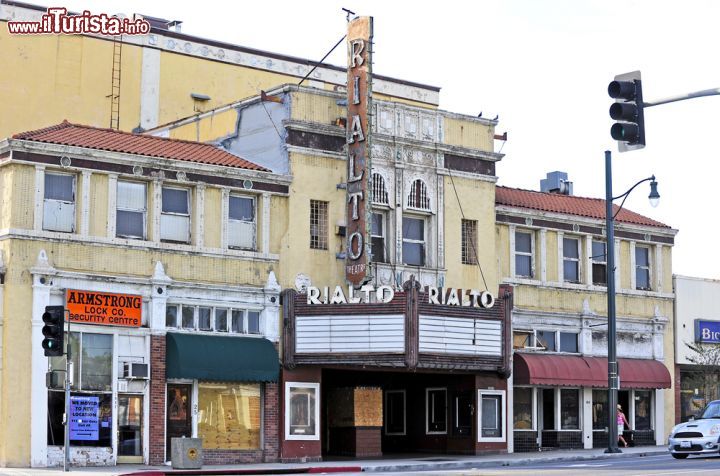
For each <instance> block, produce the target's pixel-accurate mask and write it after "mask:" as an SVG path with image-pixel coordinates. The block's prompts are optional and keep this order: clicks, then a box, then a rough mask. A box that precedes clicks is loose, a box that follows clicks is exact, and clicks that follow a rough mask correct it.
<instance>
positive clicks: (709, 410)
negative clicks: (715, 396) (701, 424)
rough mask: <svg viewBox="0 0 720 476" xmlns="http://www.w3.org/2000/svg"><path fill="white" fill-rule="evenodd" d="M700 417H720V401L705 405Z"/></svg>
mask: <svg viewBox="0 0 720 476" xmlns="http://www.w3.org/2000/svg"><path fill="white" fill-rule="evenodd" d="M700 418H720V401H718V402H712V403H710V404H709V405H708V406H707V407H705V411H704V412H703V413H702V415H700Z"/></svg>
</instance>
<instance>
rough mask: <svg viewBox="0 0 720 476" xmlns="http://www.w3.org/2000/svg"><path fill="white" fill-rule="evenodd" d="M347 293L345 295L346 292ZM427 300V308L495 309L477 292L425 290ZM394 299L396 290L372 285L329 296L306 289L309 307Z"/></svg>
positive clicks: (325, 291) (327, 291)
mask: <svg viewBox="0 0 720 476" xmlns="http://www.w3.org/2000/svg"><path fill="white" fill-rule="evenodd" d="M345 289H347V293H346V292H345ZM425 290H426V292H427V296H428V304H443V305H445V306H463V307H482V308H485V309H489V308H491V307H493V306H494V305H495V298H494V297H493V295H492V294H490V293H489V292H487V291H479V290H477V289H455V288H449V289H444V288H435V287H432V286H427V287H426V288H425ZM394 297H395V290H393V288H392V287H391V286H379V287H378V288H377V289H376V288H375V286H373V285H371V284H366V285H364V286H361V287H360V289H359V290H356V289H355V288H353V286H352V285H349V286H348V287H347V288H343V287H342V286H335V289H334V290H333V291H332V292H330V287H329V286H325V287H324V288H322V289H321V288H316V287H315V286H308V288H307V303H308V304H358V303H363V304H368V303H371V302H375V303H381V304H384V303H389V302H390V301H392V300H393V298H394Z"/></svg>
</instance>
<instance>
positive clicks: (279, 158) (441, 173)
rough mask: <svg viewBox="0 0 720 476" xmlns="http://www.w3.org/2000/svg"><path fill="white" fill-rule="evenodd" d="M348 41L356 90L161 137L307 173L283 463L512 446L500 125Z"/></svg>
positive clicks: (366, 37)
mask: <svg viewBox="0 0 720 476" xmlns="http://www.w3.org/2000/svg"><path fill="white" fill-rule="evenodd" d="M349 28H350V29H349V35H348V38H349V40H348V73H347V84H348V87H347V90H345V88H343V89H342V90H340V91H328V90H323V89H318V88H312V87H305V86H297V85H285V86H279V87H277V88H274V89H270V90H268V91H267V92H265V93H263V94H262V95H258V96H257V97H252V98H248V99H246V100H243V101H238V102H237V103H233V104H231V105H228V106H226V107H222V108H218V109H216V110H213V111H208V112H207V113H202V114H198V115H196V116H193V117H189V118H187V119H183V120H180V121H176V122H174V123H172V124H168V125H166V126H163V127H160V128H158V129H155V130H152V131H149V133H151V134H156V135H162V136H165V137H171V138H187V137H195V136H196V135H197V134H198V133H201V134H204V135H203V136H202V137H201V140H215V141H216V140H222V141H223V142H222V143H223V146H224V147H225V148H226V149H227V150H229V151H234V152H236V153H238V154H240V155H242V154H243V153H245V154H247V155H248V157H252V160H253V161H255V162H257V163H259V164H262V165H264V166H266V167H270V168H272V169H273V170H274V171H276V172H278V173H288V174H291V175H292V185H291V193H290V194H289V196H288V215H287V216H286V217H285V218H284V219H285V222H284V225H285V226H286V230H287V231H286V234H285V235H284V237H283V239H282V242H281V247H280V263H279V272H278V275H277V277H278V282H279V283H280V285H281V286H282V287H283V288H284V291H283V293H282V299H281V303H282V313H283V314H282V325H281V328H282V336H283V338H282V344H283V345H282V349H281V359H282V370H281V377H280V379H281V382H280V389H279V391H280V399H279V409H280V419H279V420H280V421H279V428H280V429H279V440H280V458H281V460H283V461H293V460H299V459H309V460H317V459H321V458H323V457H326V456H332V455H350V456H379V455H391V454H393V453H403V452H408V451H415V452H430V453H465V454H476V453H482V452H486V451H492V452H498V451H500V452H502V451H506V450H507V444H508V439H509V436H508V432H509V430H510V428H511V424H510V423H509V415H510V413H509V411H508V408H509V406H508V404H509V395H508V387H507V377H508V375H509V373H510V370H511V363H510V352H511V345H510V338H511V332H510V321H509V318H510V310H511V308H512V288H511V287H509V286H503V287H501V286H500V284H499V280H498V272H497V259H496V257H495V248H496V246H495V240H496V238H495V236H496V235H495V233H496V232H495V206H494V203H495V201H494V198H495V182H496V175H495V166H496V164H497V162H498V161H499V160H500V159H501V158H502V155H500V154H498V153H495V152H494V144H495V141H496V140H497V138H496V136H495V125H496V121H494V120H489V119H485V118H477V117H469V116H463V115H460V114H455V113H451V112H447V111H442V110H438V109H437V102H436V99H437V92H438V90H437V88H433V87H430V86H424V85H419V84H414V83H407V82H396V83H394V84H393V85H392V88H390V87H387V86H386V84H387V82H383V81H379V80H377V81H372V80H371V73H372V72H371V71H370V67H371V65H372V61H371V58H370V57H369V56H368V54H369V53H370V52H371V50H372V48H371V35H370V32H371V31H372V28H371V21H370V19H369V18H360V19H358V20H355V21H353V22H351V23H350V24H349ZM398 95H399V96H401V97H403V98H407V99H404V100H403V101H402V102H401V101H398V100H396V96H398ZM394 96H395V97H394ZM242 151H244V152H242Z"/></svg>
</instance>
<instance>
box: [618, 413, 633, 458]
mask: <svg viewBox="0 0 720 476" xmlns="http://www.w3.org/2000/svg"><path fill="white" fill-rule="evenodd" d="M625 425H627V426H628V428H630V423H628V421H627V418H625V414H624V413H623V411H622V406H621V405H620V404H618V406H617V427H618V440H619V441H621V442H622V444H623V445H624V446H625V448H627V445H628V444H627V441H625V437H623V431H625Z"/></svg>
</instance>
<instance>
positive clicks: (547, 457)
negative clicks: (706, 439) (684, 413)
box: [0, 446, 668, 476]
mask: <svg viewBox="0 0 720 476" xmlns="http://www.w3.org/2000/svg"><path fill="white" fill-rule="evenodd" d="M622 450H623V452H622V453H621V454H605V452H604V449H591V450H567V451H545V452H540V453H512V454H499V455H484V456H457V455H417V456H413V455H407V456H405V457H400V458H390V457H388V458H385V459H373V460H357V459H347V460H335V461H322V462H316V463H292V464H283V463H261V464H242V465H240V464H239V465H212V466H204V467H203V469H202V470H192V471H173V470H172V468H171V467H169V466H145V465H118V466H108V467H84V468H82V467H73V468H71V469H70V472H71V473H77V474H80V475H82V476H119V475H131V474H132V475H133V476H136V475H140V474H144V475H145V476H160V475H163V474H178V475H182V474H185V475H190V474H228V475H229V474H308V473H314V474H321V473H343V472H345V473H351V472H360V471H363V472H395V471H406V472H417V471H441V470H457V469H475V468H486V467H491V466H499V465H502V466H518V465H523V464H531V463H540V462H545V463H547V462H561V461H586V460H598V459H606V458H627V457H633V456H635V457H637V456H650V455H662V454H668V450H667V447H666V446H642V447H638V448H622ZM64 474H67V473H64V472H63V471H62V468H47V469H45V468H32V469H28V468H0V476H35V475H40V476H61V475H64Z"/></svg>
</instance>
